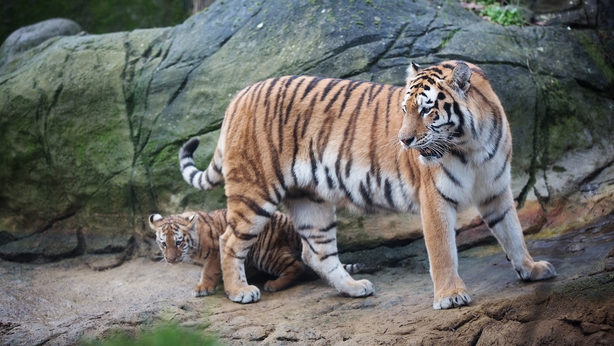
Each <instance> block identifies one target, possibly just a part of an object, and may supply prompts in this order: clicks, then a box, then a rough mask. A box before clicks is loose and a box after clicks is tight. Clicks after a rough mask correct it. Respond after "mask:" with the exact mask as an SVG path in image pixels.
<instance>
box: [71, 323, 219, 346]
mask: <svg viewBox="0 0 614 346" xmlns="http://www.w3.org/2000/svg"><path fill="white" fill-rule="evenodd" d="M82 345H83V346H165V345H172V346H219V345H222V344H221V343H220V342H219V340H217V339H216V338H214V337H212V336H209V335H206V334H203V333H202V332H197V331H194V330H190V329H185V328H182V327H179V326H177V325H164V326H161V327H158V328H156V329H154V330H151V331H147V332H144V333H142V334H141V335H140V336H139V337H137V338H132V337H129V336H127V335H126V334H125V333H120V332H117V333H115V334H114V335H112V336H111V337H109V338H106V339H104V340H90V341H84V342H83V343H82Z"/></svg>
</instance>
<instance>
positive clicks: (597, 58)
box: [572, 30, 614, 84]
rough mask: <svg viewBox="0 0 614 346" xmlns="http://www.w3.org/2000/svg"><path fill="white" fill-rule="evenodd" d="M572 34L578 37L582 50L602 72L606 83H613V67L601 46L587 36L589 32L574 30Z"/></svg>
mask: <svg viewBox="0 0 614 346" xmlns="http://www.w3.org/2000/svg"><path fill="white" fill-rule="evenodd" d="M572 34H573V35H574V36H575V37H576V38H577V39H578V41H579V42H580V44H581V45H582V47H583V48H584V50H586V52H587V53H588V55H589V56H590V57H591V59H592V60H593V61H594V62H595V64H597V66H598V67H599V69H600V70H601V72H603V74H604V75H605V77H606V78H607V80H608V84H612V83H614V69H613V68H612V66H610V64H608V62H607V60H606V55H605V51H604V50H603V47H602V46H601V45H600V44H598V43H595V42H593V40H592V39H591V38H590V37H589V34H590V33H589V32H587V31H584V30H574V31H573V32H572Z"/></svg>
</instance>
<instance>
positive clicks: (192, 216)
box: [187, 214, 198, 223]
mask: <svg viewBox="0 0 614 346" xmlns="http://www.w3.org/2000/svg"><path fill="white" fill-rule="evenodd" d="M197 218H198V214H192V215H190V216H188V217H187V219H188V221H189V222H190V223H193V222H196V219H197Z"/></svg>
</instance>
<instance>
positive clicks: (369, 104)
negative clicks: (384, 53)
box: [179, 61, 556, 309]
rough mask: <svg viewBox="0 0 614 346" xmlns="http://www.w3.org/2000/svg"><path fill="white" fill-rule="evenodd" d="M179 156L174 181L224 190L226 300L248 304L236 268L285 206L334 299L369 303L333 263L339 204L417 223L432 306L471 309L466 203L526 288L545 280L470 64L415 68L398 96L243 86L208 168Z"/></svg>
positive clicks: (359, 284)
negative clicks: (462, 238)
mask: <svg viewBox="0 0 614 346" xmlns="http://www.w3.org/2000/svg"><path fill="white" fill-rule="evenodd" d="M198 143H199V142H198V140H197V139H192V140H191V141H189V142H188V143H186V144H185V145H184V147H183V148H182V150H181V151H180V157H179V158H180V161H181V170H182V175H183V177H184V179H185V180H186V181H187V182H189V183H190V184H192V185H193V186H195V187H198V188H200V189H209V188H211V187H213V186H215V185H217V184H219V183H220V182H221V181H222V180H224V181H225V191H226V196H227V197H228V214H227V216H226V217H227V220H228V229H227V230H226V232H225V233H224V235H223V236H222V237H221V238H220V247H221V249H222V254H221V255H222V269H223V272H224V282H225V289H226V293H227V295H228V297H229V298H230V299H231V300H233V301H236V302H242V303H247V302H253V301H257V300H258V299H259V298H260V291H259V290H258V289H257V288H256V287H254V286H250V285H248V283H247V281H246V279H245V274H244V267H243V262H244V260H245V258H246V256H247V253H248V252H249V250H250V248H251V245H252V244H253V243H254V242H255V241H256V237H257V235H258V234H259V233H260V232H261V231H262V229H263V227H264V225H265V224H266V223H267V222H268V220H269V219H270V218H271V217H272V216H273V215H274V213H275V210H277V207H278V206H279V205H280V204H283V205H284V206H285V208H286V209H287V211H288V213H289V214H290V216H291V218H292V220H293V222H294V224H295V226H296V227H297V229H298V231H299V232H300V235H301V239H302V241H303V253H302V257H303V260H304V261H305V263H306V264H308V265H309V266H310V267H312V268H313V269H314V270H315V271H316V272H317V273H318V274H319V275H320V276H321V277H323V278H325V279H327V280H328V281H329V282H330V283H331V284H332V285H333V286H334V287H335V288H337V290H339V291H340V292H341V293H343V294H347V295H349V296H353V297H360V296H366V295H370V294H372V293H373V292H374V288H373V285H372V284H371V282H369V281H367V280H358V281H355V280H354V279H352V278H351V277H350V275H348V273H347V272H346V271H345V270H343V267H342V265H341V263H340V262H339V258H338V256H337V242H336V235H335V233H336V226H337V223H336V218H335V206H349V207H352V208H354V209H358V210H364V211H376V210H382V209H383V210H393V211H401V212H420V213H421V216H422V223H423V228H424V237H425V240H426V246H427V250H428V254H429V261H430V269H431V276H432V279H433V283H434V290H435V294H434V302H433V307H434V308H436V309H441V308H450V307H454V306H460V305H465V304H468V303H469V302H470V298H469V295H468V293H467V290H466V288H465V285H464V283H463V281H462V280H461V279H460V277H459V276H458V272H457V267H458V263H457V262H458V260H457V251H456V245H455V226H456V215H457V212H458V211H459V210H461V209H464V208H467V207H470V206H474V207H476V208H477V210H478V211H479V212H480V214H481V215H482V218H483V219H484V221H485V222H486V223H487V224H488V226H489V227H490V229H491V230H492V231H493V233H494V234H495V236H496V238H497V239H498V240H499V242H500V244H501V245H502V247H503V250H504V251H505V252H506V253H507V256H508V257H509V259H510V260H511V262H512V265H513V267H514V269H515V270H516V271H517V272H518V274H519V276H520V277H521V278H522V279H523V280H541V279H546V278H550V277H552V276H554V275H555V274H556V273H555V270H554V267H552V265H551V264H550V263H548V262H545V261H540V262H535V261H533V259H532V258H531V256H530V255H529V253H528V251H527V248H526V246H525V243H524V239H523V236H522V230H521V227H520V223H519V221H518V217H517V214H516V209H515V207H514V201H513V197H512V191H511V189H510V180H511V174H510V163H511V157H512V139H511V135H510V129H509V125H508V122H507V119H506V116H505V112H504V111H503V107H502V106H501V103H500V102H499V99H498V98H497V96H496V95H495V93H494V92H493V90H492V88H491V86H490V83H489V81H488V79H487V77H486V75H485V74H484V72H483V71H482V70H481V69H479V68H478V67H477V66H475V65H472V64H468V63H464V62H457V61H447V62H443V63H440V64H438V65H435V66H431V67H428V68H424V69H422V68H420V67H419V66H417V65H415V64H413V63H412V64H411V65H410V67H409V68H408V77H407V84H406V86H405V87H397V86H392V85H382V84H376V83H369V82H361V81H352V80H340V79H328V78H318V77H297V76H293V77H280V78H274V79H269V80H265V81H263V82H259V83H256V84H253V85H251V86H248V87H247V88H245V89H244V90H242V91H241V92H239V93H238V94H237V96H236V97H235V98H234V99H233V100H232V102H231V103H230V105H229V106H228V108H227V110H226V115H225V118H224V122H223V124H222V129H221V133H220V139H219V142H218V145H217V149H216V151H215V154H214V157H213V159H212V162H211V163H210V164H209V167H208V168H207V169H206V170H205V171H204V172H203V171H199V170H198V169H197V168H196V167H195V166H194V161H193V159H192V153H193V152H194V150H195V149H196V148H197V146H198Z"/></svg>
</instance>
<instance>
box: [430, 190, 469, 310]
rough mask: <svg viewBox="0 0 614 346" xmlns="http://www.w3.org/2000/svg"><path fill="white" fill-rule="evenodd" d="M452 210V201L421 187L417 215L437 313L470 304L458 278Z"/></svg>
mask: <svg viewBox="0 0 614 346" xmlns="http://www.w3.org/2000/svg"><path fill="white" fill-rule="evenodd" d="M455 207H456V205H455V204H454V201H452V200H450V199H449V198H445V196H444V195H443V194H442V193H441V192H440V191H439V190H438V189H437V187H436V186H433V185H427V184H423V188H422V189H421V191H420V211H421V216H422V227H423V229H424V240H425V242H426V249H427V251H428V255H429V263H430V266H431V278H432V279H433V285H434V290H435V295H434V299H433V308H435V309H438V310H439V309H448V308H452V307H458V306H462V305H467V304H469V303H470V302H471V298H470V297H469V294H468V293H467V288H466V287H465V283H464V282H463V280H461V278H460V277H459V276H458V257H457V251H456V232H455V230H454V229H455V226H456V208H455Z"/></svg>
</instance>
